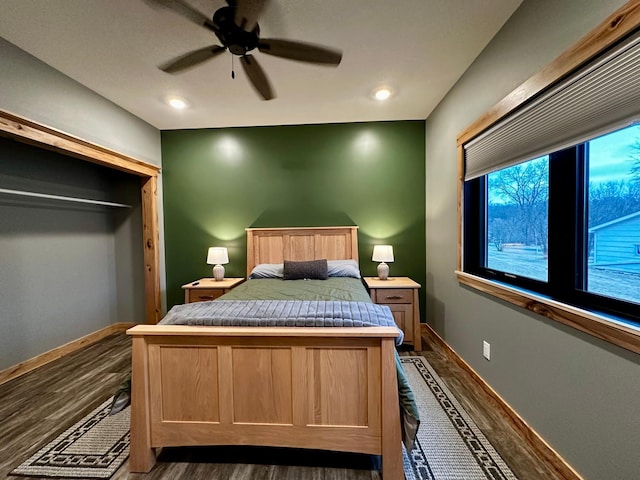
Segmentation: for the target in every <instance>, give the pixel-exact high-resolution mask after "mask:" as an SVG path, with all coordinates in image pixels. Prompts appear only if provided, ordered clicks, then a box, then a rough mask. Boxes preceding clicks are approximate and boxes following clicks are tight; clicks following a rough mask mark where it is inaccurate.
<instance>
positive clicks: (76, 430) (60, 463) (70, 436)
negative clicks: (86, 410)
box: [9, 399, 131, 479]
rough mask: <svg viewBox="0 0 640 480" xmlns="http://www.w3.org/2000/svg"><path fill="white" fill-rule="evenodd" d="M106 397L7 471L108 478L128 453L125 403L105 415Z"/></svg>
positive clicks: (40, 475)
mask: <svg viewBox="0 0 640 480" xmlns="http://www.w3.org/2000/svg"><path fill="white" fill-rule="evenodd" d="M111 401H112V399H109V400H107V401H106V402H104V403H103V404H102V405H100V406H99V407H98V408H96V409H95V410H94V411H92V412H91V413H90V414H89V415H87V416H86V417H84V418H83V419H82V420H80V421H79V422H78V423H76V424H75V425H74V426H72V427H71V428H69V429H68V430H66V431H65V432H64V433H62V434H61V435H59V436H58V437H57V438H56V439H55V440H54V441H52V442H51V443H49V444H48V445H46V446H45V447H44V448H42V449H40V450H39V451H38V452H37V453H36V454H35V455H33V456H32V457H30V458H29V459H28V460H27V461H25V462H24V463H22V464H21V465H20V466H19V467H18V468H16V469H15V470H13V471H12V472H11V473H10V474H9V475H21V476H28V477H49V478H84V479H89V478H109V477H111V475H113V474H114V473H115V471H116V470H118V468H120V466H121V465H122V464H123V463H124V461H125V460H126V459H127V458H128V457H129V418H130V410H131V408H130V407H128V408H126V409H125V410H123V411H122V412H120V413H118V414H116V415H112V416H109V410H110V408H111Z"/></svg>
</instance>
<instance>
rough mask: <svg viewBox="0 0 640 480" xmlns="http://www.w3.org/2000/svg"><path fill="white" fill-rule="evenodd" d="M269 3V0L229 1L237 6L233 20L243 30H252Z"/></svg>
mask: <svg viewBox="0 0 640 480" xmlns="http://www.w3.org/2000/svg"><path fill="white" fill-rule="evenodd" d="M268 3H269V0H234V1H231V2H229V5H231V6H233V7H235V10H236V14H235V17H234V19H233V21H234V22H235V24H236V25H237V26H239V27H240V28H242V29H243V30H245V31H247V32H252V31H253V29H254V28H256V25H257V24H258V18H260V15H261V14H262V11H263V10H264V9H265V7H266V6H267V4H268Z"/></svg>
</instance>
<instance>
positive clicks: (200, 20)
mask: <svg viewBox="0 0 640 480" xmlns="http://www.w3.org/2000/svg"><path fill="white" fill-rule="evenodd" d="M144 2H145V3H146V4H147V5H149V6H150V7H151V8H154V9H157V8H164V9H167V10H171V11H173V12H174V13H177V14H178V15H181V16H182V17H184V18H186V19H187V20H189V21H190V22H192V23H195V24H196V25H199V26H201V27H205V28H206V29H208V30H211V29H212V28H213V26H212V24H211V19H210V18H209V17H207V16H206V15H204V14H203V13H202V12H200V11H198V10H196V9H195V8H193V7H192V6H191V5H189V4H188V3H187V2H185V1H184V0H144Z"/></svg>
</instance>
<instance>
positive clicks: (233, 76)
mask: <svg viewBox="0 0 640 480" xmlns="http://www.w3.org/2000/svg"><path fill="white" fill-rule="evenodd" d="M231 78H234V79H235V78H236V72H235V71H234V70H233V55H231Z"/></svg>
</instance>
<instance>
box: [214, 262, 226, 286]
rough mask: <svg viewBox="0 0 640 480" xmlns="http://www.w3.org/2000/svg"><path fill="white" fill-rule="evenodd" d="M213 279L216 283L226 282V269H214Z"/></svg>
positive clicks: (218, 266)
mask: <svg viewBox="0 0 640 480" xmlns="http://www.w3.org/2000/svg"><path fill="white" fill-rule="evenodd" d="M213 278H214V279H215V281H216V282H220V281H221V280H224V267H223V266H222V265H216V266H215V267H213Z"/></svg>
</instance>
